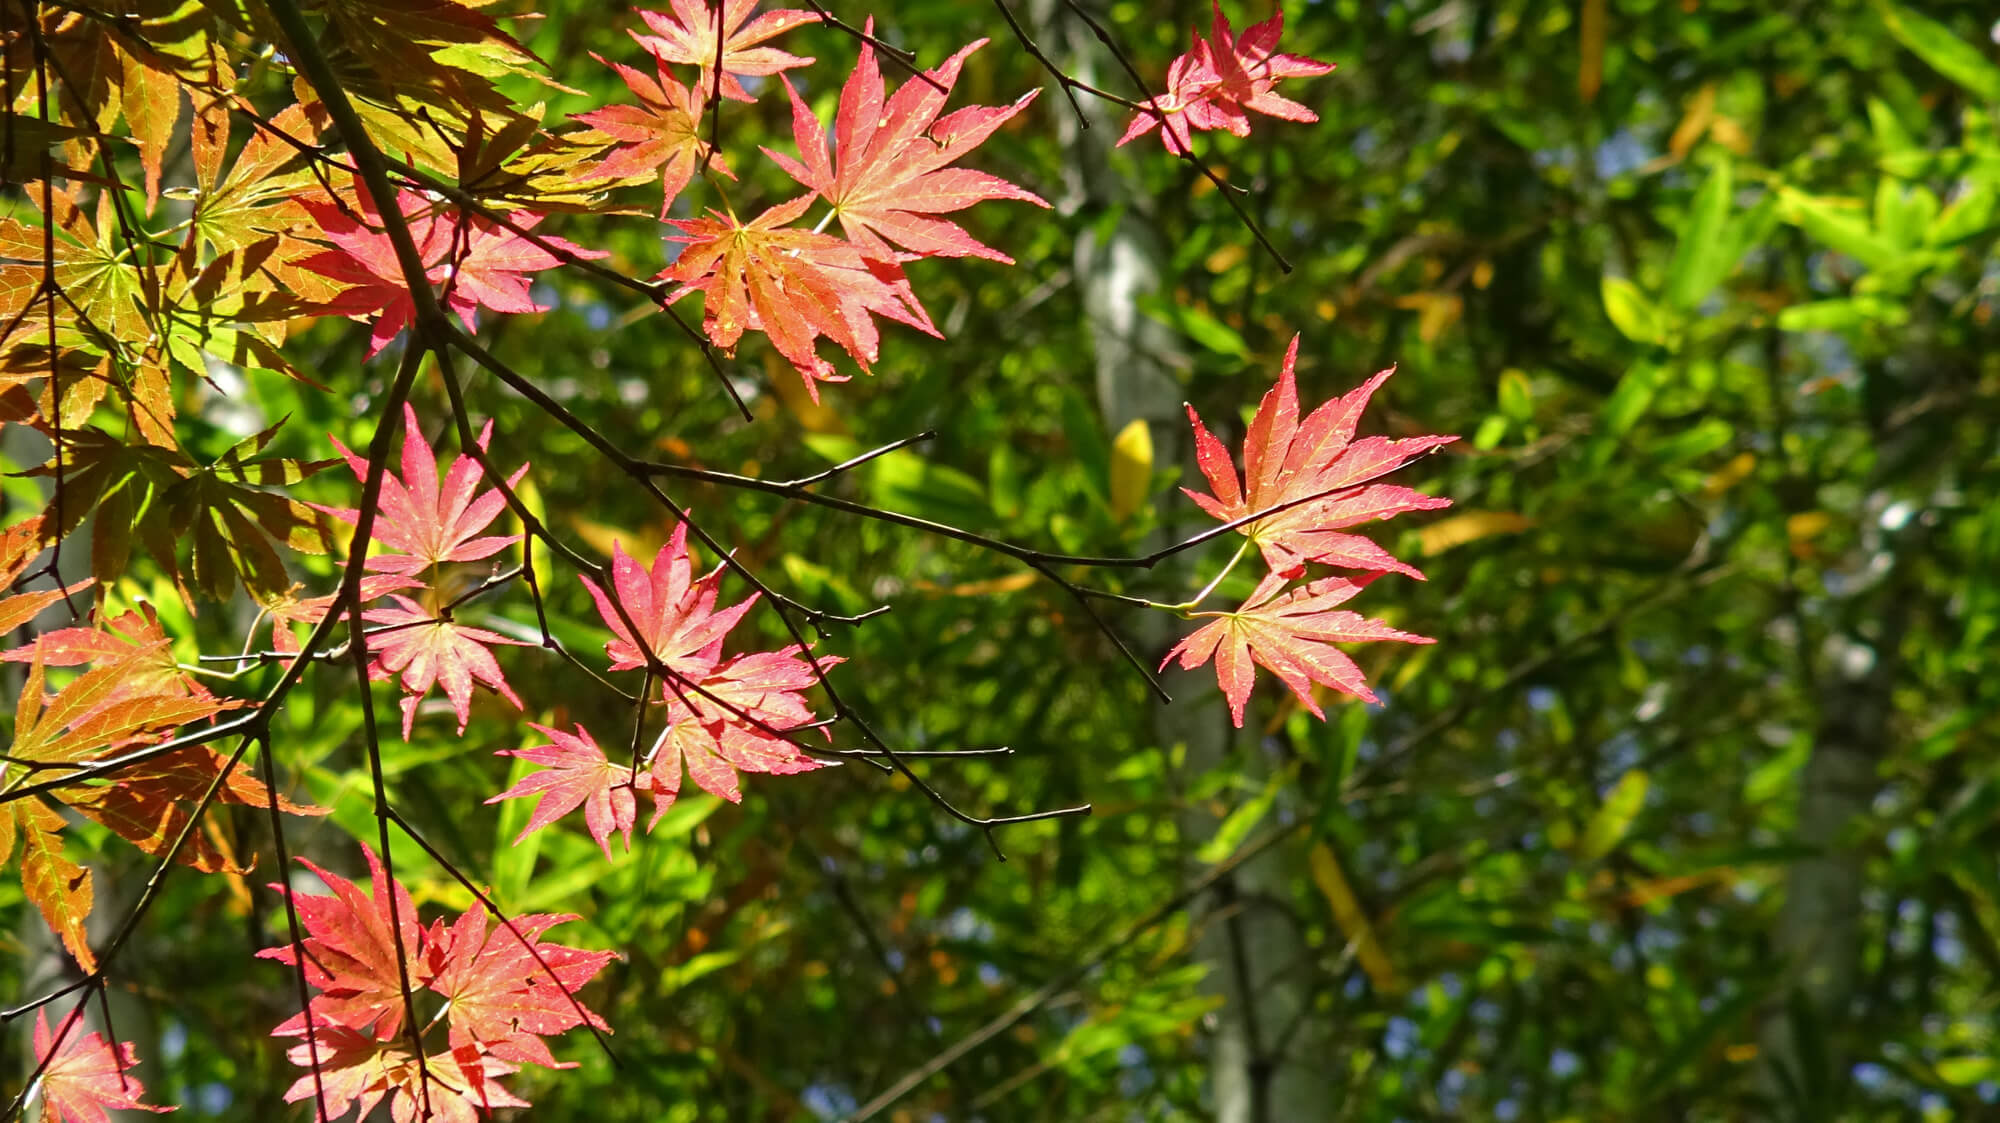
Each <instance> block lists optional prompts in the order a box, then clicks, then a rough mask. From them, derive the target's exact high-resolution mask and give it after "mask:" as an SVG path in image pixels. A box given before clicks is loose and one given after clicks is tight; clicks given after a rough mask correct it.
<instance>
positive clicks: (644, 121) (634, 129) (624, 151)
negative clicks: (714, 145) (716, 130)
mask: <svg viewBox="0 0 2000 1123" xmlns="http://www.w3.org/2000/svg"><path fill="white" fill-rule="evenodd" d="M591 57H592V58H596V59H597V61H599V62H604V63H605V64H606V65H608V66H610V67H611V68H612V69H613V70H616V71H617V72H618V76H619V77H620V78H623V79H625V85H626V86H628V87H630V88H631V90H632V92H633V93H634V94H636V95H638V98H639V104H638V105H607V106H605V107H603V108H602V109H593V110H591V111H590V112H588V113H578V114H576V115H575V116H576V119H577V120H579V121H581V122H583V123H584V124H586V125H589V126H590V127H591V128H592V129H594V130H596V131H597V132H599V133H602V134H603V135H605V136H607V137H610V138H612V139H613V140H616V141H620V142H622V143H621V144H620V145H619V146H618V147H617V148H615V149H613V150H612V152H611V154H610V155H609V156H606V157H604V159H602V160H600V161H599V162H598V163H597V166H596V167H594V168H592V169H591V174H592V175H593V176H600V177H609V178H613V179H624V178H626V177H628V176H638V175H654V174H658V175H659V177H660V180H661V183H662V186H663V188H664V192H665V193H664V195H663V196H662V197H661V199H660V221H662V222H665V221H666V219H667V210H668V208H670V207H672V206H673V205H674V198H675V197H676V196H678V195H679V194H680V193H681V190H682V189H683V188H685V187H686V186H687V184H688V180H690V179H692V178H694V173H695V171H696V169H698V168H700V167H701V166H702V161H704V160H706V161H707V162H708V166H709V167H710V168H712V169H714V170H715V171H717V172H720V173H721V174H722V175H725V176H728V177H729V178H730V179H735V178H736V176H735V174H734V173H732V172H731V171H730V170H729V164H728V162H727V161H725V160H724V159H723V158H722V154H721V153H719V152H714V151H713V150H712V149H711V148H710V146H709V143H708V140H707V139H706V138H704V137H703V136H702V135H701V112H702V106H703V104H704V102H703V99H702V98H699V97H697V96H695V94H694V93H693V92H692V91H690V90H689V89H688V88H687V87H686V86H683V85H681V84H680V83H679V82H676V81H674V80H673V78H671V77H669V76H668V74H667V69H666V64H665V63H661V64H660V67H659V74H660V76H659V80H658V81H655V80H653V79H651V78H648V77H647V76H646V75H645V74H644V73H642V72H640V71H637V70H634V69H632V68H631V67H629V66H625V65H623V64H622V63H616V62H608V61H607V60H605V59H603V58H599V57H598V56H597V55H595V54H592V55H591ZM582 135H588V134H582Z"/></svg>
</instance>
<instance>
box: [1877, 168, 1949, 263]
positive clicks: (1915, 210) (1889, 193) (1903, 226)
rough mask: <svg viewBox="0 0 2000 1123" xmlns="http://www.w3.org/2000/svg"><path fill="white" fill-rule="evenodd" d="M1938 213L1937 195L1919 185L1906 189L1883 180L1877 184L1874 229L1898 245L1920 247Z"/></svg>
mask: <svg viewBox="0 0 2000 1123" xmlns="http://www.w3.org/2000/svg"><path fill="white" fill-rule="evenodd" d="M1937 213H1938V200H1937V196H1936V195H1935V194H1932V192H1931V189H1930V188H1928V187H1925V186H1923V185H1922V184H1911V185H1908V186H1905V185H1903V184H1900V183H1897V182H1896V181H1895V180H1893V179H1885V180H1883V181H1882V182H1881V183H1879V184H1877V185H1876V188H1875V227H1876V229H1878V230H1880V231H1881V232H1882V236H1883V237H1884V238H1887V239H1888V240H1889V241H1891V242H1894V243H1895V244H1896V245H1898V246H1901V247H1904V248H1906V249H1915V248H1917V247H1919V246H1921V245H1923V243H1924V236H1925V235H1926V234H1928V233H1929V232H1930V227H1931V223H1932V222H1934V221H1935V220H1936V219H1937Z"/></svg>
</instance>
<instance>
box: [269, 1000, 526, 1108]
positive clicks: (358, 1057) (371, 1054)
mask: <svg viewBox="0 0 2000 1123" xmlns="http://www.w3.org/2000/svg"><path fill="white" fill-rule="evenodd" d="M296 1020H297V1019H294V1021H296ZM304 1034H305V1026H304V1025H303V1024H300V1025H299V1026H298V1028H297V1029H296V1030H295V1031H292V1032H291V1033H290V1034H288V1035H296V1036H304ZM285 1056H286V1058H287V1059H288V1060H290V1061H291V1062H292V1063H293V1064H295V1065H298V1066H300V1067H301V1068H307V1069H312V1070H314V1071H311V1072H307V1073H306V1074H305V1075H304V1076H301V1077H299V1078H298V1079H297V1080H296V1081H294V1082H293V1083H292V1086H291V1088H290V1089H288V1090H287V1091H286V1092H285V1102H286V1103H297V1102H298V1101H300V1100H311V1099H314V1098H315V1097H317V1096H318V1095H319V1094H320V1093H321V1092H322V1091H324V1093H325V1096H326V1101H325V1113H324V1114H322V1115H319V1116H317V1118H318V1119H319V1120H320V1121H321V1123H327V1121H329V1120H334V1119H339V1118H341V1117H343V1116H345V1115H346V1114H347V1111H348V1108H350V1107H355V1108H358V1109H359V1110H358V1111H357V1112H356V1115H355V1118H356V1119H357V1120H363V1119H367V1118H368V1117H369V1112H371V1111H373V1110H374V1109H375V1105H376V1104H379V1103H381V1102H382V1098H383V1097H384V1096H391V1095H392V1094H393V1098H391V1099H390V1100H389V1118H390V1119H392V1120H394V1121H395V1123H419V1120H422V1121H423V1123H478V1121H479V1119H480V1118H481V1117H482V1116H486V1117H487V1118H490V1117H491V1116H490V1114H488V1113H490V1112H491V1111H492V1109H494V1108H497V1107H529V1106H532V1105H530V1104H529V1103H528V1101H526V1100H523V1099H520V1098H518V1097H516V1096H514V1095H512V1094H511V1093H509V1092H508V1091H507V1090H506V1089H505V1088H502V1087H501V1086H500V1084H499V1081H498V1078H499V1077H502V1076H506V1075H508V1074H510V1073H513V1072H516V1071H518V1069H517V1067H516V1066H514V1065H510V1064H508V1063H507V1062H505V1061H503V1060H501V1059H499V1058H498V1057H494V1056H489V1055H485V1054H483V1053H481V1052H480V1051H479V1050H478V1049H477V1048H470V1047H469V1048H464V1049H452V1050H451V1051H449V1052H445V1053H433V1054H430V1055H428V1056H426V1057H425V1058H424V1063H423V1064H422V1065H419V1064H417V1060H416V1056H415V1054H413V1053H411V1052H410V1049H409V1044H408V1038H378V1037H374V1036H371V1035H369V1034H366V1033H363V1032H360V1031H358V1030H355V1029H352V1028H349V1027H347V1026H344V1025H340V1024H337V1023H333V1022H327V1021H325V1020H320V1021H318V1022H316V1023H315V1024H314V1026H313V1034H312V1038H311V1040H310V1041H309V1042H307V1041H301V1042H299V1043H298V1044H297V1045H294V1046H292V1047H291V1048H290V1049H288V1050H286V1052H285Z"/></svg>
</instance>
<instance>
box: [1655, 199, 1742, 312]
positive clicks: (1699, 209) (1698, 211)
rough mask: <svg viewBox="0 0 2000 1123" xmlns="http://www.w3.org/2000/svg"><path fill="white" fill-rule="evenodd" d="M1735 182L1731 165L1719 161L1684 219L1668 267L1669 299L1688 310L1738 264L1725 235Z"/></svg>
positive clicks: (1668, 301) (1692, 308)
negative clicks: (1671, 262) (1671, 261)
mask: <svg viewBox="0 0 2000 1123" xmlns="http://www.w3.org/2000/svg"><path fill="white" fill-rule="evenodd" d="M1734 186H1735V185H1734V177H1733V176H1732V174H1731V172H1730V165H1729V164H1728V163H1727V162H1723V163H1719V164H1717V165H1716V166H1715V168H1714V170H1712V171H1710V172H1709V173H1708V179H1707V180H1706V181H1704V182H1703V183H1702V185H1701V189H1700V190H1699V191H1696V192H1695V196H1694V202H1693V203H1692V204H1690V205H1689V207H1688V213H1687V219H1686V220H1685V221H1684V222H1682V223H1681V230H1680V240H1679V241H1678V242H1677V243H1676V244H1675V246H1674V260H1673V264H1672V265H1671V266H1670V267H1669V268H1668V271H1667V292H1666V299H1667V303H1668V304H1670V305H1672V306H1674V307H1675V308H1679V309H1681V310H1682V311H1684V312H1692V311H1694V309H1695V307H1696V306H1698V305H1699V304H1700V303H1701V302H1702V300H1703V299H1704V298H1706V297H1707V296H1708V294H1709V293H1710V292H1712V291H1714V289H1715V286H1717V285H1719V284H1721V283H1722V282H1723V280H1724V279H1725V278H1727V277H1728V276H1729V273H1730V271H1731V270H1733V269H1735V268H1736V261H1737V256H1738V255H1733V254H1730V253H1729V249H1730V246H1729V244H1728V243H1727V242H1726V241H1725V240H1724V239H1723V237H1722V231H1723V227H1724V225H1725V224H1726V223H1727V222H1728V221H1729V207H1730V203H1731V201H1732V199H1733V197H1734Z"/></svg>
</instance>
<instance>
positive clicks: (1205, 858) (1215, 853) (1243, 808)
mask: <svg viewBox="0 0 2000 1123" xmlns="http://www.w3.org/2000/svg"><path fill="white" fill-rule="evenodd" d="M1281 776H1282V773H1280V774H1278V775H1273V776H1272V777H1271V778H1270V780H1269V781H1267V782H1266V783H1265V784H1264V790H1263V791H1261V792H1258V793H1257V794H1256V795H1254V796H1252V797H1250V799H1248V800H1246V801H1244V802H1243V803H1242V804H1240V805H1238V806H1237V808H1236V810H1234V811H1231V812H1230V813H1229V817H1228V818H1227V819H1224V820H1223V821H1222V825H1221V826H1220V827H1217V828H1216V830H1215V834H1214V835H1213V836H1211V837H1210V838H1209V840H1208V841H1207V842H1204V843H1202V844H1201V849H1200V850H1197V851H1195V859H1196V860H1197V861H1202V862H1207V863H1209V864H1210V865H1213V864H1215V863H1216V862H1220V861H1222V860H1223V859H1225V858H1227V857H1229V856H1230V855H1231V854H1234V853H1236V848H1237V847H1239V846H1241V845H1243V840H1244V839H1246V838H1249V837H1250V832H1251V831H1253V830H1255V829H1256V828H1257V824H1258V823H1261V822H1263V821H1264V816H1266V815H1269V814H1270V813H1271V805H1272V804H1274V803H1276V802H1277V801H1278V790H1279V788H1280V787H1281V786H1282V784H1281V783H1280V778H1281Z"/></svg>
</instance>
